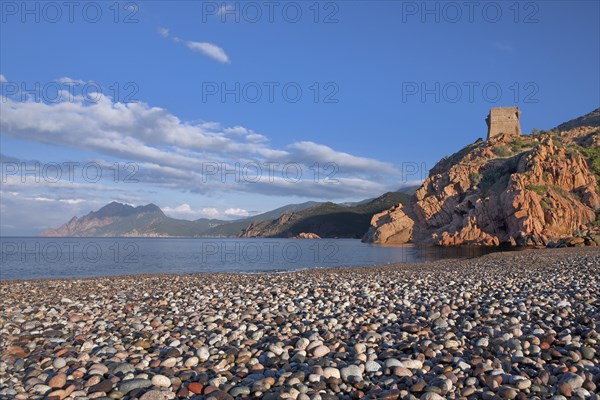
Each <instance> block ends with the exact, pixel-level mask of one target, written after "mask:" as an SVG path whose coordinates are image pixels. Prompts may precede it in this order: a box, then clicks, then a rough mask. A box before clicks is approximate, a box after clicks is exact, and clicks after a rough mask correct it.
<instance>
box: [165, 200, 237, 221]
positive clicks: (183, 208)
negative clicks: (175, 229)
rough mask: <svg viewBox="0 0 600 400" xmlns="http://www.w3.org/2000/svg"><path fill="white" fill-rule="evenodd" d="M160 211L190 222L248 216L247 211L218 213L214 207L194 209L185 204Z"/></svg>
mask: <svg viewBox="0 0 600 400" xmlns="http://www.w3.org/2000/svg"><path fill="white" fill-rule="evenodd" d="M162 210H163V211H164V213H165V214H167V215H168V216H169V217H173V218H181V219H190V220H191V219H194V220H195V219H199V218H210V219H221V220H230V219H237V218H240V217H247V216H248V215H249V213H248V211H246V210H243V209H241V208H228V209H226V210H225V211H220V210H219V209H217V208H215V207H199V208H194V207H192V206H190V205H189V204H187V203H184V204H181V205H178V206H176V207H168V206H167V207H163V209H162Z"/></svg>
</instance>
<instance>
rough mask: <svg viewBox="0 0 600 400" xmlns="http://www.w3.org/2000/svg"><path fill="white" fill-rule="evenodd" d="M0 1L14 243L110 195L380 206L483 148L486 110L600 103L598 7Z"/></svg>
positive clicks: (565, 113)
mask: <svg viewBox="0 0 600 400" xmlns="http://www.w3.org/2000/svg"><path fill="white" fill-rule="evenodd" d="M1 4H2V20H1V32H0V33H1V35H0V45H1V46H0V47H1V58H0V74H1V75H2V77H1V78H0V79H1V80H2V83H1V85H2V96H3V97H2V102H1V103H0V107H1V109H0V111H1V113H0V116H1V118H0V122H1V125H0V144H1V150H0V153H1V154H2V160H3V170H2V173H3V176H2V192H1V195H2V199H1V200H2V205H1V207H2V208H1V210H2V221H1V233H2V235H35V234H37V233H39V232H40V231H41V230H43V229H44V228H46V227H49V226H56V225H60V224H61V223H63V222H65V220H66V219H69V218H70V217H71V216H73V215H82V214H85V213H87V212H89V211H91V210H94V209H97V208H99V207H100V206H102V205H103V204H105V203H107V202H109V201H111V200H118V201H123V202H128V203H131V204H134V205H138V204H145V203H148V202H154V203H156V204H157V205H159V206H160V207H161V208H163V209H165V210H166V211H167V213H168V214H169V215H171V216H174V217H179V218H186V219H195V218H200V217H216V218H226V219H231V218H236V217H240V216H245V215H252V214H255V213H258V212H263V211H268V210H270V209H273V208H276V207H279V206H281V205H284V204H288V203H297V202H302V201H307V200H330V201H351V200H360V199H363V198H368V197H375V196H378V195H380V194H381V193H383V192H385V191H387V190H393V189H396V188H398V187H400V186H402V185H404V184H407V183H414V182H415V181H418V180H420V179H421V178H422V177H424V176H425V174H426V173H427V170H428V169H429V168H431V167H432V166H433V165H434V164H435V162H436V161H437V160H439V159H440V158H441V157H443V156H445V155H449V154H451V153H453V152H455V151H457V150H459V149H460V148H461V147H463V146H464V145H467V144H469V143H471V142H473V141H475V140H476V139H477V138H479V137H485V134H486V126H485V122H484V118H485V116H486V114H487V112H488V109H489V108H490V107H497V106H512V105H517V106H519V107H520V108H521V110H522V117H521V120H522V127H523V130H524V132H529V131H531V129H532V128H540V129H549V128H551V127H554V126H556V125H557V124H559V123H561V122H564V121H566V120H569V119H571V118H574V117H577V116H580V115H583V114H585V113H587V112H589V111H591V110H593V109H595V108H597V107H598V106H599V104H600V81H599V79H600V78H599V76H600V74H598V71H599V70H600V51H599V49H600V43H599V42H600V26H599V25H600V8H599V2H597V1H536V2H527V1H522V2H483V1H482V2H475V3H472V4H473V6H472V7H473V8H472V9H469V8H468V7H467V6H465V5H464V4H465V3H464V2H407V1H396V2H394V1H368V2H367V1H344V2H327V1H323V2H312V1H309V2H273V3H268V2H222V1H219V2H201V1H180V2H177V1H175V2H173V1H170V2H162V1H143V2H142V1H138V2H121V3H118V5H119V7H117V8H115V7H114V2H112V1H111V2H80V3H79V6H77V7H76V8H74V9H72V10H69V9H68V8H65V6H64V5H62V4H63V3H62V2H35V1H32V2H27V3H22V2H10V1H4V2H2V3H1ZM23 4H26V6H23ZM47 4H51V5H50V6H48V5H47ZM269 4H272V5H271V6H270V5H269ZM23 7H28V8H27V9H24V8H23ZM270 7H272V8H270ZM84 9H85V10H84ZM57 10H58V11H59V12H60V15H59V14H57ZM98 11H100V12H101V15H100V14H98ZM70 12H71V15H70ZM257 12H260V15H259V14H257ZM298 12H300V13H301V14H298ZM71 20H72V21H71ZM36 88H37V89H36ZM83 88H85V90H88V92H86V93H83V92H82V89H83ZM98 88H100V91H101V93H94V92H96V91H97V90H96V89H98ZM257 88H258V89H260V90H261V91H260V93H259V92H258V91H257ZM284 88H285V90H284ZM38 89H39V90H38ZM57 89H60V90H63V91H64V92H63V93H62V94H61V95H60V97H59V96H58V92H57V91H56V90H57ZM298 89H299V90H300V91H301V96H297V93H299V92H298ZM69 90H72V92H71V93H69V92H68V91H69ZM89 90H91V91H89ZM270 90H272V92H270ZM458 90H460V91H458ZM498 90H499V91H500V92H498ZM36 91H37V92H38V93H35V92H36ZM224 91H225V93H227V94H225V95H224ZM90 93H91V94H90ZM236 96H237V97H238V98H236ZM271 96H272V97H271ZM36 163H39V164H36ZM54 163H56V164H58V165H59V166H60V168H61V172H62V175H61V179H59V180H55V179H52V177H53V175H52V174H53V173H54V172H53V171H54V170H53V169H52V168H55V164H54ZM64 163H78V165H77V166H75V167H73V172H74V175H73V178H72V179H65V175H67V173H66V172H67V171H68V169H67V167H65V164H64ZM86 163H88V164H86ZM90 163H91V164H90ZM114 163H117V165H118V166H119V170H120V172H121V174H120V175H119V177H118V179H115V177H114ZM236 163H237V164H236ZM37 165H39V172H40V174H39V175H40V179H39V182H37V181H36V180H35V177H34V176H32V175H31V174H30V175H27V174H25V175H23V169H24V168H30V169H31V168H33V169H34V170H35V168H38V167H37ZM71 165H74V164H71ZM84 165H87V166H88V170H86V173H88V175H89V172H90V170H89V166H90V165H91V166H92V167H93V168H94V169H98V168H99V169H100V170H101V171H102V172H103V176H102V178H101V179H99V180H98V181H95V180H94V179H91V178H90V177H89V176H83V169H84V168H83V166H84ZM236 165H238V166H236ZM255 165H260V166H262V171H261V174H260V175H261V176H260V179H258V181H257V180H256V179H255V178H256V176H257V173H256V171H258V170H257V169H255V168H254V166H255ZM265 165H270V166H271V167H270V168H272V169H271V174H272V175H269V173H268V172H267V170H266V169H265ZM15 166H16V167H15ZM315 166H316V167H315ZM44 167H46V170H45V172H44V170H43V169H44ZM215 167H216V168H217V171H216V172H215V171H214V168H215ZM15 168H16V169H15ZM125 168H130V170H129V172H130V173H132V176H133V179H134V180H137V182H131V180H128V181H126V182H123V180H124V179H123V174H124V173H126V172H127V171H126V170H125ZM225 168H229V169H230V170H233V171H235V173H237V174H238V175H237V176H234V174H230V175H225V177H223V171H224V170H225ZM244 168H246V169H244ZM284 168H288V169H287V170H285V171H284ZM290 168H291V170H290ZM415 168H418V171H417V172H416V173H413V172H412V171H414V170H415ZM55 169H56V168H55ZM316 169H318V170H319V175H318V177H316V176H315V170H316ZM298 170H300V171H301V172H302V176H301V177H300V178H298V179H293V178H296V177H297V175H294V174H295V172H297V171H298ZM407 171H408V172H409V173H407ZM284 172H285V174H287V175H284ZM290 172H291V173H292V177H290V174H289V173H290ZM244 174H246V175H244ZM48 175H50V176H48ZM249 176H250V178H249ZM325 177H329V178H330V179H325ZM271 178H272V179H271Z"/></svg>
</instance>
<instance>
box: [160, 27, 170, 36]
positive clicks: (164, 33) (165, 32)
mask: <svg viewBox="0 0 600 400" xmlns="http://www.w3.org/2000/svg"><path fill="white" fill-rule="evenodd" d="M158 33H159V34H160V36H162V37H164V38H166V37H169V30H168V29H167V28H158Z"/></svg>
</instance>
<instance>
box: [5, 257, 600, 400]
mask: <svg viewBox="0 0 600 400" xmlns="http://www.w3.org/2000/svg"><path fill="white" fill-rule="evenodd" d="M0 297H1V298H2V300H0V305H1V307H2V309H3V314H2V318H1V322H2V323H1V328H2V342H1V344H0V352H1V353H2V354H3V355H2V357H1V359H0V377H1V378H2V380H3V382H4V383H3V384H2V386H1V387H0V398H4V397H12V398H19V399H21V398H23V399H25V398H41V397H42V396H50V397H52V398H58V399H62V398H81V399H84V398H141V399H142V400H153V399H172V398H175V397H177V398H186V397H190V398H191V397H193V396H198V397H197V398H198V399H204V398H205V399H209V398H215V399H229V398H272V399H275V398H295V399H299V400H306V399H315V400H318V399H333V398H347V399H351V398H357V397H363V396H364V397H369V398H391V399H395V398H402V399H404V398H407V399H413V398H420V399H424V400H436V399H441V398H444V397H445V398H469V397H470V396H478V397H483V398H492V397H493V396H498V397H499V398H509V399H513V398H524V396H525V397H527V396H532V395H535V396H539V397H541V398H545V397H548V396H552V395H563V396H566V397H570V396H576V397H582V398H592V397H590V396H592V394H593V393H594V392H595V391H596V390H597V389H596V388H597V387H600V367H599V366H600V358H599V357H600V347H599V343H600V333H599V332H598V329H597V326H598V324H599V323H600V251H599V250H598V249H597V248H564V249H543V250H523V251H519V252H496V253H490V254H487V255H484V256H481V257H478V258H470V259H443V260H437V261H426V262H418V263H402V264H392V265H384V266H376V267H338V268H322V269H308V270H302V271H289V272H281V273H269V272H265V273H252V274H244V273H234V274H231V273H219V274H183V275H172V274H158V275H128V276H107V277H97V278H75V279H35V280H24V281H23V280H21V281H18V280H14V281H2V283H1V284H0Z"/></svg>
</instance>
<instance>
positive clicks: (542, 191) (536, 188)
mask: <svg viewBox="0 0 600 400" xmlns="http://www.w3.org/2000/svg"><path fill="white" fill-rule="evenodd" d="M525 189H527V190H531V191H533V192H536V193H537V194H539V195H540V196H545V195H546V193H548V186H545V185H531V184H529V185H527V186H525Z"/></svg>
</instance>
